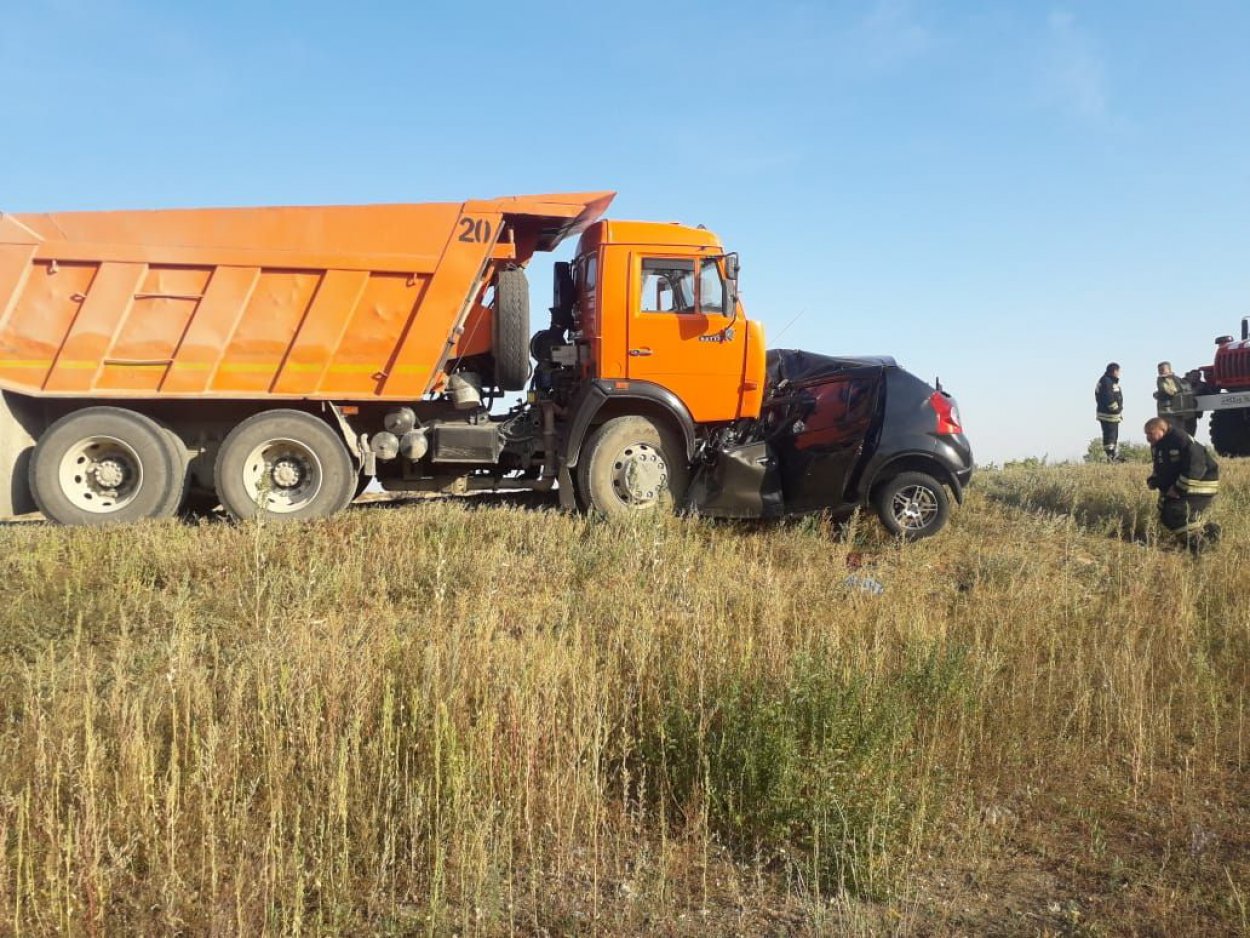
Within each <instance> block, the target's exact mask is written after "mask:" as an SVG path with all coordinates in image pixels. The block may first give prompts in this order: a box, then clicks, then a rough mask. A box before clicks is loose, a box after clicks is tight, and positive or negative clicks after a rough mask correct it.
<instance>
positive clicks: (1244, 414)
mask: <svg viewBox="0 0 1250 938" xmlns="http://www.w3.org/2000/svg"><path fill="white" fill-rule="evenodd" d="M1211 445H1212V446H1213V447H1215V451H1216V452H1217V453H1219V454H1220V455H1221V456H1250V410H1217V411H1214V412H1213V413H1212V414H1211Z"/></svg>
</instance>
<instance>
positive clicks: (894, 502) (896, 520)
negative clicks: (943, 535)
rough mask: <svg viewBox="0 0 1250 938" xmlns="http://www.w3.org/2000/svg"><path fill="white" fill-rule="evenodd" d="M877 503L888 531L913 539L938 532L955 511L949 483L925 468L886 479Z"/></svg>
mask: <svg viewBox="0 0 1250 938" xmlns="http://www.w3.org/2000/svg"><path fill="white" fill-rule="evenodd" d="M873 507H874V508H875V509H876V512H877V517H879V518H880V519H881V523H882V524H883V525H885V529H886V530H887V531H889V532H890V533H891V534H893V535H894V536H895V537H901V538H904V539H906V540H909V541H915V540H919V539H920V538H922V537H932V536H933V535H934V534H937V533H938V532H939V531H941V530H942V528H943V527H945V526H946V521H947V519H948V518H949V517H950V512H951V503H950V496H949V495H947V493H946V487H945V486H944V485H942V483H941V482H939V481H938V480H937V479H935V478H933V476H931V475H928V474H926V473H923V472H900V473H899V474H898V475H896V476H893V477H892V478H890V479H887V480H886V481H885V482H882V483H881V484H880V485H878V486H877V488H876V491H875V492H874V494H873Z"/></svg>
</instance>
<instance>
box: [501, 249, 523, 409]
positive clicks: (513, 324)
mask: <svg viewBox="0 0 1250 938" xmlns="http://www.w3.org/2000/svg"><path fill="white" fill-rule="evenodd" d="M493 346H494V356H495V384H496V386H498V387H499V388H500V389H501V390H504V391H520V390H523V389H524V387H525V385H526V383H527V382H528V381H529V377H530V288H529V282H528V280H527V279H526V277H525V271H523V270H520V269H517V270H501V271H499V272H498V273H497V274H496V275H495V333H494V336H493Z"/></svg>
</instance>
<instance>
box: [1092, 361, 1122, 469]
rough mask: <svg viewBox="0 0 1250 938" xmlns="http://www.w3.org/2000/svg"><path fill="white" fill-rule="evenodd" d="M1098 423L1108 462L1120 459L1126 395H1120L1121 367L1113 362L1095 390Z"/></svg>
mask: <svg viewBox="0 0 1250 938" xmlns="http://www.w3.org/2000/svg"><path fill="white" fill-rule="evenodd" d="M1094 402H1095V403H1096V404H1097V405H1098V423H1099V425H1100V426H1101V427H1102V451H1103V452H1104V453H1106V454H1107V462H1116V461H1117V460H1118V459H1119V457H1120V421H1122V420H1123V419H1124V395H1123V394H1121V393H1120V366H1119V365H1117V364H1116V363H1115V362H1112V363H1111V364H1109V365H1108V366H1107V370H1106V371H1105V372H1103V375H1102V377H1101V378H1099V379H1098V384H1097V386H1096V387H1095V388H1094Z"/></svg>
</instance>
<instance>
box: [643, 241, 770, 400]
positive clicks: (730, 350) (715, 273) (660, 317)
mask: <svg viewBox="0 0 1250 938" xmlns="http://www.w3.org/2000/svg"><path fill="white" fill-rule="evenodd" d="M631 284H632V285H633V286H632V288H631V294H630V296H631V300H630V315H629V324H628V328H627V342H628V351H627V364H626V370H627V376H628V377H629V378H630V379H631V380H635V381H652V382H655V383H656V384H659V385H662V386H663V387H665V388H668V389H669V390H670V391H672V392H673V393H674V394H676V395H677V396H678V397H679V398H681V400H682V403H684V404H685V405H686V408H687V409H688V410H689V411H690V415H691V417H693V418H694V420H695V421H696V422H700V423H707V422H712V421H718V420H733V419H734V418H736V417H737V416H738V412H739V406H740V399H741V395H742V390H743V389H742V381H743V363H744V360H745V353H746V332H747V329H746V323H745V321H743V320H741V319H739V320H737V321H735V320H734V317H733V315H732V311H727V310H726V308H725V307H726V290H725V279H724V274H723V272H722V270H721V267H720V262H719V259H717V258H708V257H689V256H686V257H663V256H658V255H642V256H636V257H635V258H634V260H633V268H632V272H631Z"/></svg>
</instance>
